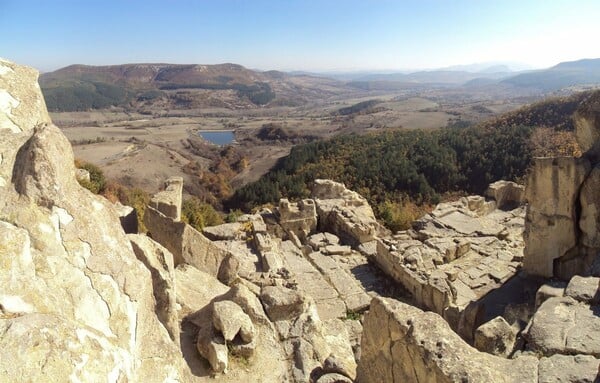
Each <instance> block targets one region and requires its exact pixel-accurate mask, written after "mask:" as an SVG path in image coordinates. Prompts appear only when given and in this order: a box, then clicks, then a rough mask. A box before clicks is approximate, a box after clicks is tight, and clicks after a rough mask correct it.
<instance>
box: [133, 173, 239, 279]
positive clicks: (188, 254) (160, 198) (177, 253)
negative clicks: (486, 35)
mask: <svg viewBox="0 0 600 383" xmlns="http://www.w3.org/2000/svg"><path fill="white" fill-rule="evenodd" d="M180 181H181V180H180V179H179V178H177V177H175V178H174V179H170V180H169V181H167V182H166V190H165V191H162V192H159V193H158V194H156V195H154V196H153V197H152V202H151V204H150V205H149V206H148V207H147V208H146V211H145V212H144V224H145V225H146V227H147V228H148V232H149V235H150V236H151V237H152V239H154V240H155V241H156V242H158V243H160V244H161V245H163V246H164V247H166V248H167V249H168V250H169V251H170V252H171V253H172V254H173V260H174V263H175V266H177V265H180V264H182V263H187V264H190V265H192V266H194V267H196V268H197V269H199V270H202V271H205V272H207V273H209V274H210V275H213V276H215V277H216V276H217V275H218V273H219V268H220V267H221V263H222V262H223V260H224V259H225V258H226V257H227V255H228V254H229V253H228V252H227V251H226V250H223V249H222V248H220V247H218V246H216V245H215V244H214V243H213V242H212V241H211V240H209V239H208V238H206V237H205V236H204V235H203V234H202V233H200V232H199V231H197V230H196V229H194V228H193V227H191V226H190V225H188V224H186V223H185V222H181V221H180V217H181V193H182V187H183V186H182V183H181V182H180ZM165 213H166V214H165Z"/></svg>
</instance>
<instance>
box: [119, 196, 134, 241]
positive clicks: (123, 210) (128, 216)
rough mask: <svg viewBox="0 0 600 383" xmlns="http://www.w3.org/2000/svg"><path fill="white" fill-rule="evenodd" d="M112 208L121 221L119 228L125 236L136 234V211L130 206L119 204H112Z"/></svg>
mask: <svg viewBox="0 0 600 383" xmlns="http://www.w3.org/2000/svg"><path fill="white" fill-rule="evenodd" d="M114 208H115V210H116V211H117V215H118V216H119V221H121V227H122V228H123V231H125V233H127V234H137V232H138V216H137V211H136V210H135V209H134V208H132V207H131V206H125V205H122V204H121V203H120V202H118V201H117V203H115V204H114Z"/></svg>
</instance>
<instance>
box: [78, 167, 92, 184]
mask: <svg viewBox="0 0 600 383" xmlns="http://www.w3.org/2000/svg"><path fill="white" fill-rule="evenodd" d="M75 178H77V181H84V182H90V172H89V171H87V170H85V169H77V170H76V171H75Z"/></svg>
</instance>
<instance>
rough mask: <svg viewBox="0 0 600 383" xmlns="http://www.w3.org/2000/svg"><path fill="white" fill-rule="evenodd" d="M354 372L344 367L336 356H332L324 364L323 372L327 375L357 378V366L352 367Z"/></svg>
mask: <svg viewBox="0 0 600 383" xmlns="http://www.w3.org/2000/svg"><path fill="white" fill-rule="evenodd" d="M352 367H353V368H354V370H353V371H349V370H350V368H349V367H348V366H344V363H343V362H342V361H341V360H339V359H338V358H337V357H336V356H335V355H334V354H330V355H329V356H328V357H327V359H325V361H324V362H323V372H324V373H325V374H340V375H343V376H345V377H348V378H350V377H351V376H352V377H356V365H354V366H352Z"/></svg>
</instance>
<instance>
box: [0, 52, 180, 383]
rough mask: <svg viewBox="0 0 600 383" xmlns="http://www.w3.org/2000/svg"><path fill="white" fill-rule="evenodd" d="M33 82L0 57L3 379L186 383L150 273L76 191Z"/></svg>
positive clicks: (111, 216) (86, 195) (108, 216)
mask: <svg viewBox="0 0 600 383" xmlns="http://www.w3.org/2000/svg"><path fill="white" fill-rule="evenodd" d="M35 79H36V73H35V72H34V71H33V70H31V69H27V68H21V67H19V66H17V65H15V64H11V63H7V62H5V61H0V158H1V161H0V238H2V240H1V241H0V242H1V245H0V285H1V286H2V294H1V296H0V304H1V305H2V313H1V314H0V329H1V330H0V371H1V372H0V380H2V381H49V380H50V381H77V380H79V381H103V380H107V379H108V380H111V379H112V380H122V381H167V380H179V381H185V380H187V379H188V378H189V375H188V371H187V370H186V368H185V367H184V365H183V363H182V362H183V361H182V358H181V354H180V352H179V350H178V347H177V345H176V344H175V342H173V341H172V340H171V339H170V338H169V333H168V332H167V330H166V329H165V327H164V326H163V325H162V324H161V322H160V321H159V319H158V317H157V315H156V313H155V309H156V304H155V298H154V294H153V292H154V291H153V285H152V277H151V273H150V271H149V270H148V269H147V268H146V267H145V266H144V264H143V263H142V262H140V261H139V260H138V259H137V258H136V256H135V254H134V252H133V250H132V248H131V245H130V243H129V240H128V238H127V237H126V235H125V233H124V232H123V229H122V228H121V225H120V223H119V217H118V215H117V214H116V212H115V210H114V208H113V207H112V204H111V203H110V202H108V201H107V200H105V199H104V198H101V197H99V196H95V195H93V194H91V193H90V192H89V191H87V190H86V189H84V188H82V187H81V186H80V185H79V184H78V183H77V181H76V178H75V166H74V158H73V152H72V149H71V146H70V144H69V142H68V140H67V139H66V138H65V137H64V135H63V134H62V132H61V131H60V130H59V129H58V128H57V127H55V126H53V125H50V121H49V118H48V115H47V112H46V110H45V107H44V102H43V96H42V94H41V92H40V91H39V87H38V85H37V84H36V83H35ZM42 123H47V124H48V125H44V124H42Z"/></svg>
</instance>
